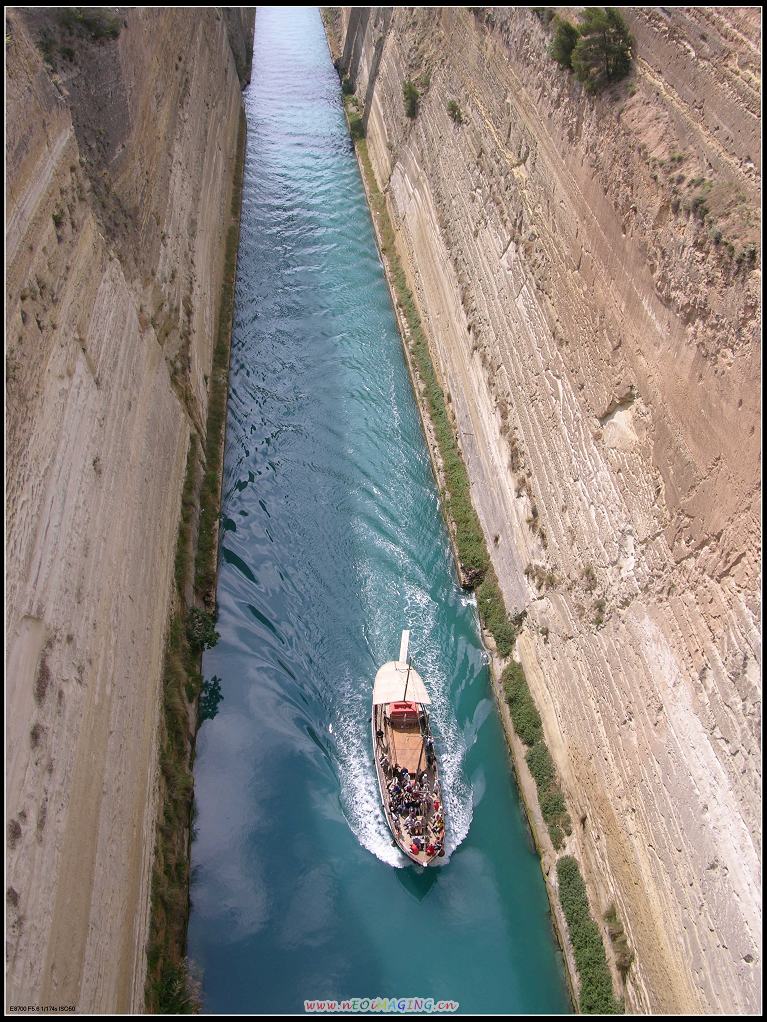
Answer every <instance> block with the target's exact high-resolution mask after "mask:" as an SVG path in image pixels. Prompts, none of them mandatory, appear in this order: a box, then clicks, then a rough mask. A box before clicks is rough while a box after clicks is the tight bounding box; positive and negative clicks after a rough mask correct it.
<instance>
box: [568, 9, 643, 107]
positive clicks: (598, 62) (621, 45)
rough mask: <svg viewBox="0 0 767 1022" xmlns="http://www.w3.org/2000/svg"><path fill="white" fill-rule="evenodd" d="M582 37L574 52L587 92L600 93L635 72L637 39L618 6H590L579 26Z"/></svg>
mask: <svg viewBox="0 0 767 1022" xmlns="http://www.w3.org/2000/svg"><path fill="white" fill-rule="evenodd" d="M578 27H579V30H580V38H579V40H578V42H577V43H576V45H575V49H574V50H573V51H572V66H573V70H574V71H575V75H576V77H577V78H578V80H579V81H581V82H583V84H584V85H585V87H586V91H587V92H598V91H599V89H601V88H603V87H604V86H605V85H607V84H608V83H609V82H617V81H618V80H619V79H621V78H625V77H626V75H627V74H628V73H629V71H630V70H631V55H632V49H633V46H634V40H633V38H632V35H631V33H630V32H629V30H628V26H627V25H626V22H625V21H624V20H623V18H622V17H621V15H620V13H619V12H618V11H617V10H616V9H615V8H614V7H605V8H602V7H587V8H586V9H585V11H584V12H583V15H582V17H581V23H580V25H579V26H578Z"/></svg>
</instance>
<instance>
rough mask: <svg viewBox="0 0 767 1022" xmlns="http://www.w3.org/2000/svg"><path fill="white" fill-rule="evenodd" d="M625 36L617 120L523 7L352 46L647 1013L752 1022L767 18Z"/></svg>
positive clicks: (346, 51) (384, 15) (494, 534)
mask: <svg viewBox="0 0 767 1022" xmlns="http://www.w3.org/2000/svg"><path fill="white" fill-rule="evenodd" d="M624 10H625V13H626V16H627V18H628V20H629V21H630V24H631V28H632V31H633V32H634V35H635V38H636V40H637V55H636V61H635V67H634V71H633V73H632V75H631V77H630V78H629V79H628V80H627V81H625V82H623V83H621V84H619V85H618V86H613V87H612V88H611V89H610V90H608V91H607V92H606V93H604V94H602V95H600V96H598V97H596V98H590V97H587V96H585V95H584V94H583V92H582V90H581V88H580V86H579V85H578V84H577V83H576V82H575V81H574V80H573V78H572V77H571V76H568V75H567V74H566V73H565V72H564V71H562V70H560V69H559V68H558V66H557V65H556V64H555V63H554V62H553V61H552V60H551V59H550V58H549V57H548V56H547V52H546V51H547V47H548V44H549V40H550V36H549V34H548V33H547V29H546V27H545V25H544V24H543V23H542V21H541V20H539V18H538V17H537V16H536V14H535V13H534V12H533V11H532V10H530V9H519V8H518V9H512V8H473V9H472V8H470V9H467V8H440V9H430V10H428V9H420V10H417V9H416V10H414V9H410V10H408V9H402V8H396V9H391V8H354V9H348V8H345V9H343V11H342V12H341V13H340V14H337V15H335V19H334V18H332V17H331V19H330V21H329V24H330V33H331V37H332V35H333V29H334V28H336V29H337V35H338V53H337V56H338V57H339V58H340V61H341V66H342V68H343V69H344V71H346V72H347V73H348V74H349V76H350V78H351V81H352V83H353V84H354V86H355V90H356V95H357V97H358V98H359V100H360V101H361V102H364V107H365V120H366V128H367V144H368V149H369V153H370V156H371V159H372V162H373V166H374V169H375V173H376V175H377V177H378V180H379V183H380V185H381V187H382V188H383V189H384V190H385V192H386V194H387V199H388V203H389V206H390V211H391V214H392V219H393V221H394V223H395V226H396V229H397V231H398V244H399V246H400V249H401V255H402V257H403V260H404V262H405V264H406V266H407V267H408V270H409V274H410V277H411V283H412V286H413V290H414V292H415V293H416V295H417V297H418V301H419V304H420V308H421V312H422V316H423V320H424V323H425V325H426V326H427V329H428V333H429V338H430V344H431V347H432V353H433V356H434V359H435V363H436V365H437V368H438V371H439V373H440V375H441V378H442V382H443V384H444V386H445V388H446V390H447V392H448V393H449V395H450V399H451V407H452V409H453V412H454V415H455V420H456V427H457V431H458V437H459V441H460V444H461V447H462V449H463V453H464V456H465V459H466V462H467V466H468V470H469V474H470V477H471V480H472V492H473V496H474V499H475V503H476V506H477V508H478V512H479V514H480V518H481V520H482V523H483V527H484V529H485V532H486V535H487V538H488V546H489V548H490V550H491V553H492V557H493V560H494V563H495V566H496V569H497V572H498V576H499V580H500V583H501V586H502V588H503V591H504V594H505V596H506V599H507V604H508V607H509V609H510V610H511V611H512V612H518V611H522V610H525V611H526V612H527V615H526V620H525V627H524V629H523V631H522V633H521V636H520V639H519V641H518V650H519V654H520V656H521V659H522V661H523V664H524V667H525V671H526V674H527V677H528V680H529V683H530V686H531V689H532V691H533V694H534V696H535V698H536V701H537V703H538V705H539V708H540V709H541V712H542V715H543V718H544V729H545V734H546V740H547V743H548V745H549V748H550V749H551V750H552V754H553V755H554V757H555V760H556V763H557V767H558V769H559V771H560V773H561V775H562V779H563V784H564V788H565V792H566V797H567V801H568V804H569V808H570V812H571V814H572V817H573V821H574V824H575V827H574V833H573V835H572V836H571V837H570V838H569V839H568V845H567V850H570V851H574V852H575V854H576V855H577V856H578V858H579V860H580V861H581V862H582V864H583V866H584V870H585V874H586V878H587V882H588V885H589V889H590V895H591V898H592V908H593V911H594V915H595V918H600V919H601V915H602V913H603V912H604V910H605V909H606V907H607V906H608V904H609V903H610V902H613V901H614V902H615V904H616V906H617V908H618V912H619V914H620V916H621V918H622V920H623V922H624V924H625V927H626V931H627V934H628V937H629V943H630V944H631V946H632V947H633V948H634V949H635V951H636V961H635V964H634V965H633V966H632V968H631V971H630V973H629V979H628V984H627V989H626V997H627V1003H628V1005H629V1006H630V1007H631V1008H632V1009H634V1010H640V1011H648V1010H655V1011H668V1012H685V1011H691V1012H701V1011H729V1010H731V1011H735V1012H743V1011H754V1010H756V1009H757V1007H758V997H759V994H758V991H759V971H760V955H761V948H760V936H759V930H760V919H761V917H760V907H759V856H760V822H759V821H760V817H759V808H758V802H759V788H760V748H759V741H760V738H759V735H760V715H759V709H760V684H759V663H760V617H759V614H760V603H759V570H760V569H759V557H760V529H759V484H760V478H759V450H760V448H759V431H758V425H759V414H760V407H759V387H758V382H757V381H758V377H759V368H760V349H759V339H758V338H759V315H760V304H759V286H760V273H759V271H758V268H757V265H758V258H757V255H756V252H755V249H754V247H753V246H754V245H755V244H757V243H758V237H759V222H758V208H759V207H758V189H759V185H760V168H759V152H760V146H759V132H760V123H759V109H760V107H759V101H760V99H759V97H760V93H759V89H760V82H759V59H760V57H759V53H760V38H759V17H758V12H757V10H756V9H754V8H751V9H744V8H741V9H736V10H732V11H730V10H726V9H723V8H722V9H716V8H687V9H677V8H636V9H631V8H630V9H624ZM405 79H411V80H413V81H415V82H416V84H417V85H418V86H419V89H420V92H421V98H420V104H419V112H418V115H417V117H416V118H415V119H414V120H409V119H408V118H407V117H406V115H405V110H404V105H403V100H402V85H403V81H404V80H405ZM450 100H454V101H455V102H456V103H457V104H458V105H459V107H460V110H461V114H462V121H463V122H462V123H455V122H454V120H453V119H451V117H450V116H449V114H448V110H447V103H448V101H450Z"/></svg>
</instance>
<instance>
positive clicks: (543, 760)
mask: <svg viewBox="0 0 767 1022" xmlns="http://www.w3.org/2000/svg"><path fill="white" fill-rule="evenodd" d="M525 761H526V763H527V765H528V767H529V769H530V773H531V774H532V775H533V780H534V781H535V786H536V788H537V789H538V804H539V805H540V807H541V815H542V816H543V820H544V823H545V824H546V826H547V827H548V830H549V836H550V838H551V842H552V844H553V845H554V847H555V848H561V846H562V844H563V842H564V839H565V835H566V834H570V833H572V829H573V828H572V822H571V820H570V814H569V813H568V812H567V806H566V804H565V796H564V795H563V793H562V789H561V788H560V787H559V779H558V778H557V771H556V768H555V766H554V761H553V759H552V758H551V754H550V753H549V750H548V749H547V748H546V743H545V742H544V741H543V739H542V738H541V739H540V740H539V741H537V742H536V743H535V745H533V747H532V748H531V749H528V752H527V755H526V756H525Z"/></svg>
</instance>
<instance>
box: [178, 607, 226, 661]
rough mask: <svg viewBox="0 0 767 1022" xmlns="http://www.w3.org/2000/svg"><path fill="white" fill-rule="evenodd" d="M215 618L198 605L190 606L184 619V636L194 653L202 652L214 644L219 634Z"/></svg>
mask: <svg viewBox="0 0 767 1022" xmlns="http://www.w3.org/2000/svg"><path fill="white" fill-rule="evenodd" d="M215 625H216V619H215V618H214V616H213V615H212V614H208V613H207V612H206V611H204V610H200V608H199V607H192V608H191V610H190V611H189V614H188V616H187V619H186V637H187V639H188V640H189V645H190V646H191V648H192V651H193V652H194V653H202V651H203V650H205V649H211V648H212V647H213V646H215V645H216V643H217V642H218V640H219V638H220V636H219V634H218V632H217V631H216V628H215Z"/></svg>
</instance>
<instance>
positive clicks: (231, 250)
mask: <svg viewBox="0 0 767 1022" xmlns="http://www.w3.org/2000/svg"><path fill="white" fill-rule="evenodd" d="M244 165H245V114H244V113H243V112H242V111H240V135H239V140H238V148H237V161H236V166H235V177H234V188H233V191H232V222H231V224H230V225H229V230H228V231H227V237H226V255H225V260H224V278H223V284H222V288H221V304H220V306H219V313H218V331H217V335H216V346H215V348H214V351H213V368H212V372H211V377H210V396H209V399H208V421H207V426H206V430H205V474H204V476H203V481H202V491H201V493H200V505H201V507H200V529H199V534H198V539H197V562H196V574H195V585H196V588H197V591H198V593H199V594H200V596H201V597H202V599H203V601H204V602H205V604H206V605H207V606H208V607H213V606H214V604H215V601H216V561H217V546H218V515H219V498H220V493H221V472H222V469H223V462H224V427H225V425H226V399H227V391H228V383H229V350H230V342H231V333H232V315H233V311H234V284H235V274H236V269H237V245H238V243H239V237H240V227H239V224H240V202H241V198H242V173H243V168H244Z"/></svg>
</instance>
